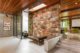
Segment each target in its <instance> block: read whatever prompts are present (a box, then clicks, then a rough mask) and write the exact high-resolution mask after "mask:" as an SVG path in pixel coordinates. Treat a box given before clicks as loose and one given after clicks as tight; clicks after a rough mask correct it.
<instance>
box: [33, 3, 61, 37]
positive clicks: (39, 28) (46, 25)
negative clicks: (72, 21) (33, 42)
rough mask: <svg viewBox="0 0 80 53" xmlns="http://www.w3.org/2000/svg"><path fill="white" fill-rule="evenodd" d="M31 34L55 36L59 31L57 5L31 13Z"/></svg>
mask: <svg viewBox="0 0 80 53" xmlns="http://www.w3.org/2000/svg"><path fill="white" fill-rule="evenodd" d="M32 19H33V35H34V36H38V37H43V36H48V38H52V37H55V36H57V35H59V33H60V22H59V21H60V20H59V5H58V4H57V5H54V6H50V7H48V8H45V9H42V10H39V11H37V12H34V13H33V17H32Z"/></svg>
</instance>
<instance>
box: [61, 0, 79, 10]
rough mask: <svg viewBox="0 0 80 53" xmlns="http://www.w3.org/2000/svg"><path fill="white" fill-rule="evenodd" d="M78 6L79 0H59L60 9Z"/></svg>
mask: <svg viewBox="0 0 80 53" xmlns="http://www.w3.org/2000/svg"><path fill="white" fill-rule="evenodd" d="M78 7H80V0H61V10H62V11H63V10H67V9H72V8H78Z"/></svg>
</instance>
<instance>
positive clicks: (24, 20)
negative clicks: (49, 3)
mask: <svg viewBox="0 0 80 53" xmlns="http://www.w3.org/2000/svg"><path fill="white" fill-rule="evenodd" d="M22 16H23V18H22V28H23V29H22V31H23V32H24V31H27V32H28V11H27V12H25V11H23V12H22Z"/></svg>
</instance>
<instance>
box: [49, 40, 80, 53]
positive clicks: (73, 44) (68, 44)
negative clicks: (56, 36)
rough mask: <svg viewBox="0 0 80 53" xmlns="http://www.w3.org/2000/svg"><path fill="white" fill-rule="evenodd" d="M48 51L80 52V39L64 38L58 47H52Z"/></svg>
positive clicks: (56, 52)
mask: <svg viewBox="0 0 80 53" xmlns="http://www.w3.org/2000/svg"><path fill="white" fill-rule="evenodd" d="M48 53H80V41H76V40H67V39H66V40H63V41H62V42H61V43H60V45H58V47H56V49H55V48H54V49H52V50H51V51H49V52H48Z"/></svg>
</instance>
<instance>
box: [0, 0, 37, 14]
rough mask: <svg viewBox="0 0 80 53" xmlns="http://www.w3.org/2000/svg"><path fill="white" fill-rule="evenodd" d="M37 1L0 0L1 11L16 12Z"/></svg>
mask: <svg viewBox="0 0 80 53" xmlns="http://www.w3.org/2000/svg"><path fill="white" fill-rule="evenodd" d="M35 1H36V0H0V12H1V13H8V14H15V13H16V12H18V11H21V10H22V9H25V8H26V7H27V6H29V5H30V4H32V3H34V2H35Z"/></svg>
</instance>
